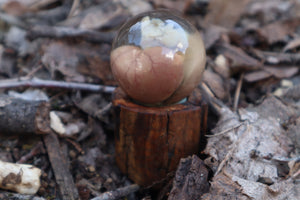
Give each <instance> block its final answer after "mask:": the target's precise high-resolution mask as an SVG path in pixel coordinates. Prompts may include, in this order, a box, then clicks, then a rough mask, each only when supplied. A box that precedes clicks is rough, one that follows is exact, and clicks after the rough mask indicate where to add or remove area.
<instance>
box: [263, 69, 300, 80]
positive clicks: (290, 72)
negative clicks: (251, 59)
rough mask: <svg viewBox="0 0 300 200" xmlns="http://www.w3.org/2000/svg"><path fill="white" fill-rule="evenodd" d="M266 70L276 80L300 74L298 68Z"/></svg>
mask: <svg viewBox="0 0 300 200" xmlns="http://www.w3.org/2000/svg"><path fill="white" fill-rule="evenodd" d="M264 70H265V71H267V72H270V73H271V74H272V75H273V76H275V77H276V78H279V79H282V78H290V77H292V76H294V75H295V74H297V73H298V71H299V67H297V66H265V67H264Z"/></svg>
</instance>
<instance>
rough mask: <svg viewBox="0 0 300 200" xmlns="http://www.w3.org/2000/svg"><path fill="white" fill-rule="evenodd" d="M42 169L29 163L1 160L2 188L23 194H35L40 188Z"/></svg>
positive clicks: (0, 179) (0, 176)
mask: <svg viewBox="0 0 300 200" xmlns="http://www.w3.org/2000/svg"><path fill="white" fill-rule="evenodd" d="M41 174H42V171H41V170H40V169H39V168H37V167H34V166H33V165H28V164H15V163H8V162H3V161H0V188H2V189H6V190H11V191H14V192H18V193H22V194H35V193H37V191H38V190H39V188H40V186H41V183H40V176H41Z"/></svg>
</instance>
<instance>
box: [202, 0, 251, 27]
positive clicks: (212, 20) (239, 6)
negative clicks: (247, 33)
mask: <svg viewBox="0 0 300 200" xmlns="http://www.w3.org/2000/svg"><path fill="white" fill-rule="evenodd" d="M249 2H250V0H227V1H224V0H211V1H210V3H209V7H208V10H210V12H209V13H208V14H207V15H206V16H205V22H206V23H207V24H215V25H219V26H223V27H225V28H228V29H231V28H233V27H234V26H235V24H236V23H237V22H238V20H240V18H241V16H242V14H243V13H244V9H245V7H246V6H247V4H248V3H249Z"/></svg>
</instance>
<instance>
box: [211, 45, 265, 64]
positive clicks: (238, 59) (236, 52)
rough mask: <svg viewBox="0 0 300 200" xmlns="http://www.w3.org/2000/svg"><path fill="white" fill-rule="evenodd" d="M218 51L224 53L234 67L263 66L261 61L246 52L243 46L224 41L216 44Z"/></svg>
mask: <svg viewBox="0 0 300 200" xmlns="http://www.w3.org/2000/svg"><path fill="white" fill-rule="evenodd" d="M216 49H217V52H218V53H219V54H223V55H224V56H225V57H227V58H228V59H229V60H230V62H231V63H230V65H229V66H230V67H231V68H232V69H233V68H241V67H242V68H246V69H248V70H253V69H259V68H261V63H260V62H259V61H258V60H256V59H255V58H253V57H251V56H249V55H248V54H246V53H245V52H244V51H243V50H242V49H241V48H239V47H235V46H233V45H230V44H227V43H222V44H218V45H217V46H216Z"/></svg>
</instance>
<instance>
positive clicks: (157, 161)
mask: <svg viewBox="0 0 300 200" xmlns="http://www.w3.org/2000/svg"><path fill="white" fill-rule="evenodd" d="M113 104H114V107H115V111H116V119H117V123H116V129H115V145H116V147H115V148H116V162H117V164H118V166H119V167H120V169H121V171H122V172H123V173H125V174H126V175H128V177H129V178H130V179H132V180H133V181H134V182H136V183H137V184H139V185H142V186H149V185H151V184H152V183H153V182H155V181H159V180H162V179H163V178H164V177H166V175H167V174H168V173H169V172H172V171H175V170H176V168H177V165H178V163H179V160H180V158H183V157H186V156H188V155H192V154H194V153H198V151H199V149H200V145H199V144H200V139H201V133H203V129H202V128H203V125H202V122H203V121H205V120H206V114H207V112H206V110H207V106H203V107H202V106H201V107H200V106H195V105H192V104H190V103H185V104H176V105H171V106H166V107H145V106H141V105H137V104H135V103H133V102H132V101H130V100H129V99H128V98H127V97H126V95H123V94H122V92H121V90H116V92H115V95H114V100H113Z"/></svg>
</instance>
